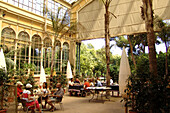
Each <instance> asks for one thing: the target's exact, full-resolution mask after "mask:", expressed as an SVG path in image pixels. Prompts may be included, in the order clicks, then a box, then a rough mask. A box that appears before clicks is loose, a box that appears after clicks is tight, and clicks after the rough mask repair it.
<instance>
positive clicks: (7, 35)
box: [1, 27, 16, 60]
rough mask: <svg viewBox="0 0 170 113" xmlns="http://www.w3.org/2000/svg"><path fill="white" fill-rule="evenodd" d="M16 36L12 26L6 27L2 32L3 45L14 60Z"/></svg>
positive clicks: (5, 51) (9, 56)
mask: <svg viewBox="0 0 170 113" xmlns="http://www.w3.org/2000/svg"><path fill="white" fill-rule="evenodd" d="M15 38H16V34H15V31H14V30H13V29H12V28H9V27H6V28H4V29H3V30H2V33H1V45H2V46H3V49H4V53H8V56H7V57H8V58H10V59H11V60H14V54H15V51H14V50H15Z"/></svg>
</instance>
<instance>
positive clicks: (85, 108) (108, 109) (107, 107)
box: [20, 95, 125, 113]
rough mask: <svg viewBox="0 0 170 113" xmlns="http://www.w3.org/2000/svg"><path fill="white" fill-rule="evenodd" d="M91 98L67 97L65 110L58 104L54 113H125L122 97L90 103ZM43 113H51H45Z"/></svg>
mask: <svg viewBox="0 0 170 113" xmlns="http://www.w3.org/2000/svg"><path fill="white" fill-rule="evenodd" d="M90 98H91V97H90V96H86V97H76V96H68V95H65V96H64V98H63V107H64V110H61V109H60V106H59V104H56V108H57V109H56V110H55V111H54V112H53V113H124V112H125V108H124V106H123V103H121V102H120V100H121V97H111V99H110V101H105V102H104V103H103V102H101V101H92V102H89V99H90ZM20 113H22V112H20ZM43 113H51V112H50V111H44V112H43Z"/></svg>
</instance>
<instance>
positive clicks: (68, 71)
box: [67, 61, 73, 78]
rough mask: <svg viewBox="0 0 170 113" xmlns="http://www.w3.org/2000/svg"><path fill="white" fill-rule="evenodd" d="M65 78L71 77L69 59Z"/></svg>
mask: <svg viewBox="0 0 170 113" xmlns="http://www.w3.org/2000/svg"><path fill="white" fill-rule="evenodd" d="M67 78H73V75H72V71H71V65H70V62H69V61H68V63H67Z"/></svg>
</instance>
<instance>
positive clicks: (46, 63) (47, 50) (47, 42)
mask: <svg viewBox="0 0 170 113" xmlns="http://www.w3.org/2000/svg"><path fill="white" fill-rule="evenodd" d="M51 54H52V41H51V39H50V38H45V39H44V45H43V67H44V68H49V69H51ZM46 74H48V73H46Z"/></svg>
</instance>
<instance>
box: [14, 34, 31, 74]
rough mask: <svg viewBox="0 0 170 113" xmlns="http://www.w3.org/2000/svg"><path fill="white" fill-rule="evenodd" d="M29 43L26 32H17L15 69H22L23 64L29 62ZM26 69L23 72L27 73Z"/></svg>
mask: <svg viewBox="0 0 170 113" xmlns="http://www.w3.org/2000/svg"><path fill="white" fill-rule="evenodd" d="M29 43H30V36H29V34H28V33H27V32H25V31H21V32H19V34H18V42H17V51H16V52H17V57H16V58H17V59H16V60H17V61H16V62H17V63H16V64H17V69H19V70H20V69H23V67H24V65H25V64H28V63H29ZM27 72H28V70H26V72H25V73H27Z"/></svg>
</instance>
